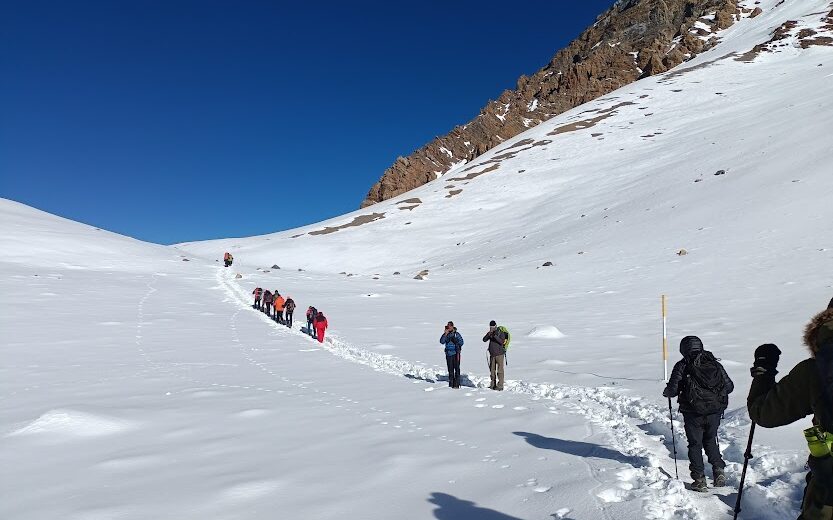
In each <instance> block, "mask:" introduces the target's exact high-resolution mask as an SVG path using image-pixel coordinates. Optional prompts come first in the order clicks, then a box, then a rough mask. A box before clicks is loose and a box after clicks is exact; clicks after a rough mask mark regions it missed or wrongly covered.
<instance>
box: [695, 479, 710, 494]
mask: <svg viewBox="0 0 833 520" xmlns="http://www.w3.org/2000/svg"><path fill="white" fill-rule="evenodd" d="M708 489H709V485H708V484H706V477H705V476H702V477H697V478H695V479H694V482H692V483H691V490H692V491H699V492H700V493H705V492H706V491H707V490H708Z"/></svg>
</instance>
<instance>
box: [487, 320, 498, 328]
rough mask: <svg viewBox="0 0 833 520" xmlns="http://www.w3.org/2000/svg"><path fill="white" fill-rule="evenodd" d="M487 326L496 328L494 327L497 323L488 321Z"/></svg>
mask: <svg viewBox="0 0 833 520" xmlns="http://www.w3.org/2000/svg"><path fill="white" fill-rule="evenodd" d="M489 326H490V327H496V326H497V322H496V321H495V320H492V321H490V322H489Z"/></svg>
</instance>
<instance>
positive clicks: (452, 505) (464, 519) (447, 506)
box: [428, 493, 522, 520]
mask: <svg viewBox="0 0 833 520" xmlns="http://www.w3.org/2000/svg"><path fill="white" fill-rule="evenodd" d="M428 501H429V502H431V503H432V504H434V505H435V506H436V509H434V518H436V519H437V520H522V519H520V518H517V517H514V516H510V515H506V514H503V513H501V512H499V511H495V510H494V509H486V508H485V507H479V506H478V505H477V504H475V503H474V502H470V501H468V500H462V499H459V498H457V497H455V496H451V495H448V494H446V493H431V497H430V498H429V499H428Z"/></svg>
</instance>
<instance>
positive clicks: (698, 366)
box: [662, 336, 735, 491]
mask: <svg viewBox="0 0 833 520" xmlns="http://www.w3.org/2000/svg"><path fill="white" fill-rule="evenodd" d="M680 353H681V354H682V355H683V359H681V360H679V361H677V364H676V365H674V370H673V371H672V372H671V377H670V378H669V379H668V384H667V385H666V386H665V390H664V391H663V392H662V395H663V397H668V398H670V397H677V402H678V403H679V404H680V413H681V414H683V421H684V422H685V434H686V437H688V461H689V466H688V467H689V470H690V471H691V478H692V479H694V482H693V483H692V485H691V489H692V490H694V491H706V489H708V485H707V484H706V473H705V465H704V464H703V449H705V450H706V457H708V459H709V464H711V466H712V472H713V476H714V485H715V486H716V487H720V486H725V485H726V474H725V470H724V468H725V467H726V463H725V462H724V461H723V458H722V457H721V456H720V449H719V448H718V447H717V429H718V427H719V426H720V419H721V418H722V416H723V412H724V410H726V407H727V406H728V405H729V394H731V393H732V390H734V389H735V385H734V383H732V380H731V379H729V375H728V374H727V373H726V369H724V368H723V365H721V364H720V362H719V361H718V360H717V358H715V357H714V354H712V353H711V352H709V351H708V350H704V349H703V342H702V341H700V338H698V337H697V336H686V337H684V338H683V339H682V341H681V342H680Z"/></svg>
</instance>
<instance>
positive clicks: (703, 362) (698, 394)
mask: <svg viewBox="0 0 833 520" xmlns="http://www.w3.org/2000/svg"><path fill="white" fill-rule="evenodd" d="M682 397H683V399H684V400H685V401H687V402H688V404H689V405H691V408H692V409H693V410H694V411H695V412H697V413H698V414H701V415H711V414H714V413H720V412H723V411H724V410H725V409H726V407H727V406H729V392H727V389H726V382H725V381H724V380H723V370H721V366H720V363H719V362H718V361H717V359H715V357H714V354H712V353H711V352H708V351H703V352H700V353H699V354H697V356H696V357H694V358H693V359H691V360H689V361H688V363H687V368H686V377H685V386H684V388H683V396H682Z"/></svg>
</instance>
